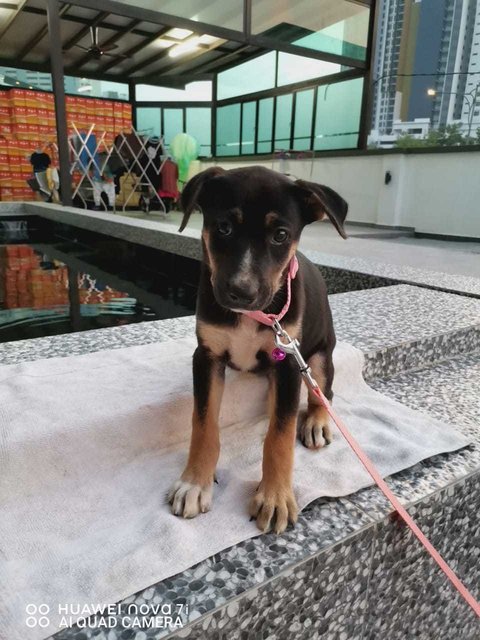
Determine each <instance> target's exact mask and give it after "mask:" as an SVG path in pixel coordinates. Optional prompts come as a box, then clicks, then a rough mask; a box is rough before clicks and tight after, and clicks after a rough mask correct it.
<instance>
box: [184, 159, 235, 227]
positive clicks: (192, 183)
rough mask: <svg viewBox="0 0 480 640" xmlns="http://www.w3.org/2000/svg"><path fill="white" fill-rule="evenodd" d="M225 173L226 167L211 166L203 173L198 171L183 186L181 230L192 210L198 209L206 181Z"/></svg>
mask: <svg viewBox="0 0 480 640" xmlns="http://www.w3.org/2000/svg"><path fill="white" fill-rule="evenodd" d="M224 173H225V169H222V168H221V167H210V168H209V169H205V171H202V172H201V173H197V175H196V176H193V178H191V180H189V181H188V182H187V184H186V185H185V187H184V188H183V191H182V195H181V198H180V205H181V207H182V209H183V220H182V224H181V225H180V228H179V231H183V230H184V229H185V227H186V226H187V223H188V221H189V219H190V215H191V213H192V211H195V209H198V200H199V198H200V194H201V192H202V189H203V187H204V186H205V183H206V182H208V181H209V180H211V179H212V178H215V176H219V175H222V174H224Z"/></svg>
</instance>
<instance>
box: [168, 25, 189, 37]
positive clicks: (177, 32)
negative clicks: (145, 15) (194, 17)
mask: <svg viewBox="0 0 480 640" xmlns="http://www.w3.org/2000/svg"><path fill="white" fill-rule="evenodd" d="M192 33H193V31H190V30H189V29H179V28H178V27H175V28H174V29H170V31H167V33H166V34H165V35H166V36H168V37H169V38H175V40H185V38H188V36H191V35H192Z"/></svg>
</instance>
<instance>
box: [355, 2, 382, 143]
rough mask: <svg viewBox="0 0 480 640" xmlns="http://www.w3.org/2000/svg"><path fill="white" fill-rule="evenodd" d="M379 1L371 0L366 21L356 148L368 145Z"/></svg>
mask: <svg viewBox="0 0 480 640" xmlns="http://www.w3.org/2000/svg"><path fill="white" fill-rule="evenodd" d="M379 4H380V3H379V2H378V3H377V1H376V0H372V4H371V6H370V16H369V21H368V39H367V55H366V63H367V69H366V73H365V77H364V81H363V93H362V104H361V106H360V130H359V133H358V148H359V149H366V148H367V146H368V134H369V133H370V129H371V125H372V103H373V63H374V60H373V54H374V46H375V42H376V39H377V27H378V16H379V14H380V11H379V10H378V8H379Z"/></svg>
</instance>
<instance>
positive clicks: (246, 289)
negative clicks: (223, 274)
mask: <svg viewBox="0 0 480 640" xmlns="http://www.w3.org/2000/svg"><path fill="white" fill-rule="evenodd" d="M257 294H258V289H257V288H254V287H253V286H252V284H251V283H250V282H248V281H246V280H244V281H239V282H229V283H228V284H227V286H226V289H225V299H226V302H227V304H228V306H230V307H231V308H235V309H248V308H250V307H251V305H253V303H254V302H255V301H256V298H257Z"/></svg>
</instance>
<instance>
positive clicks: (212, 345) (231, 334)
mask: <svg viewBox="0 0 480 640" xmlns="http://www.w3.org/2000/svg"><path fill="white" fill-rule="evenodd" d="M199 334H200V336H201V337H202V339H203V340H204V342H205V344H206V346H207V347H208V348H209V349H210V350H211V351H213V353H215V355H217V356H219V357H226V359H227V362H228V364H229V365H230V366H231V367H233V368H234V369H238V370H240V371H253V370H257V369H259V368H262V367H264V366H266V365H268V363H269V362H270V354H271V352H272V350H273V348H274V346H275V344H274V335H273V331H270V330H265V329H261V328H260V327H259V325H258V323H257V322H256V321H255V320H252V319H251V318H242V319H241V320H240V322H239V324H238V326H236V327H235V328H223V327H214V326H211V325H206V324H205V325H200V326H199Z"/></svg>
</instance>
